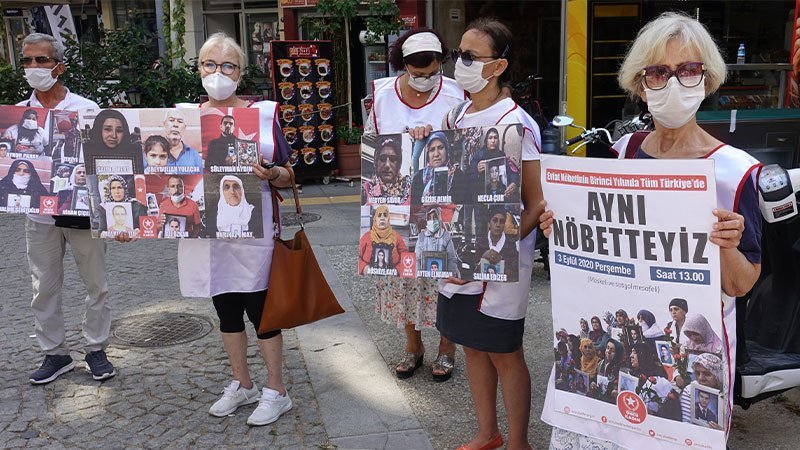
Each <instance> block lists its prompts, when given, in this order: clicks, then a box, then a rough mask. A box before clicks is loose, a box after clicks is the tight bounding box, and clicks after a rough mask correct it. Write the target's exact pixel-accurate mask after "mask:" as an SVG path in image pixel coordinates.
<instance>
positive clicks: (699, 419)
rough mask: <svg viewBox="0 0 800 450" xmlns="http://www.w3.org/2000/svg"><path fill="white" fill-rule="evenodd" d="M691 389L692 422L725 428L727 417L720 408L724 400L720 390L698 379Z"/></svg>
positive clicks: (719, 428)
mask: <svg viewBox="0 0 800 450" xmlns="http://www.w3.org/2000/svg"><path fill="white" fill-rule="evenodd" d="M691 389H692V392H691V394H692V423H694V424H697V425H701V426H706V427H709V428H716V429H718V430H721V429H724V428H725V426H724V424H725V417H724V413H723V409H722V408H720V405H723V404H724V400H723V399H722V398H721V397H720V392H719V391H718V390H717V389H712V388H710V387H707V386H703V385H702V384H700V383H698V382H696V381H694V382H692V384H691Z"/></svg>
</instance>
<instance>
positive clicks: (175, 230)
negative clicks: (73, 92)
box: [79, 108, 263, 239]
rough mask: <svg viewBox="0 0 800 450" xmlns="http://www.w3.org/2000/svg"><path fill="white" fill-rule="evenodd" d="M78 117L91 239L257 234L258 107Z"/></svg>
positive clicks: (260, 231) (259, 227) (104, 112)
mask: <svg viewBox="0 0 800 450" xmlns="http://www.w3.org/2000/svg"><path fill="white" fill-rule="evenodd" d="M79 120H80V127H81V129H82V130H84V131H85V134H86V136H87V139H86V140H85V142H84V145H83V148H84V150H83V151H84V155H85V160H86V173H87V174H88V176H87V178H88V192H87V194H86V195H87V196H88V201H89V204H90V206H91V214H90V215H89V217H90V219H91V220H90V223H91V228H92V235H93V236H94V237H97V238H114V237H115V236H116V235H118V234H123V233H124V234H127V235H128V236H130V237H137V238H149V239H177V238H184V239H185V238H205V239H217V238H219V239H242V238H259V237H263V226H262V223H261V222H262V218H261V187H260V185H261V180H260V179H259V178H258V177H257V176H256V175H255V174H253V173H252V164H253V163H256V162H258V161H259V146H258V142H259V110H258V109H250V108H226V109H213V108H212V109H199V108H196V109H179V108H169V109H119V110H115V109H103V110H83V111H80V113H79Z"/></svg>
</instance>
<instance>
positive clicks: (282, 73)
mask: <svg viewBox="0 0 800 450" xmlns="http://www.w3.org/2000/svg"><path fill="white" fill-rule="evenodd" d="M270 48H271V50H270V53H271V55H272V73H273V82H274V92H275V97H276V99H277V100H276V101H277V102H278V104H279V105H280V106H279V114H280V117H281V127H283V134H284V136H286V140H287V141H288V142H289V144H290V145H291V146H292V154H291V155H290V157H289V161H290V162H291V164H292V167H293V168H294V171H295V174H297V177H298V178H300V179H302V178H303V177H307V176H315V175H329V174H330V173H331V171H333V169H335V168H336V167H337V166H338V162H336V155H335V152H334V143H335V142H336V136H335V132H334V114H333V105H332V103H331V102H333V99H334V95H333V79H334V77H333V66H332V65H331V61H333V43H332V42H331V41H272V42H270Z"/></svg>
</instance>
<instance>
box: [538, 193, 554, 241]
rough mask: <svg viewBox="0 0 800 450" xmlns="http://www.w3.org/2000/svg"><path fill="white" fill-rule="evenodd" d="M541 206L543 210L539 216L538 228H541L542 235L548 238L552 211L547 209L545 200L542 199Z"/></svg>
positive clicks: (551, 228) (551, 227) (551, 226)
mask: <svg viewBox="0 0 800 450" xmlns="http://www.w3.org/2000/svg"><path fill="white" fill-rule="evenodd" d="M542 208H544V212H543V213H542V214H541V215H540V216H539V228H540V229H541V230H542V233H543V234H544V237H546V238H549V237H550V233H551V232H552V231H553V211H551V210H549V209H547V201H545V200H542Z"/></svg>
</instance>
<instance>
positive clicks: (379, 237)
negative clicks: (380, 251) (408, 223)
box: [369, 205, 395, 245]
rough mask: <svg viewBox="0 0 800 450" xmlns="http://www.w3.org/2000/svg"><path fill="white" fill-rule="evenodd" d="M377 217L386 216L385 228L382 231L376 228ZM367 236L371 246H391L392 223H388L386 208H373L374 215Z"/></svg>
mask: <svg viewBox="0 0 800 450" xmlns="http://www.w3.org/2000/svg"><path fill="white" fill-rule="evenodd" d="M379 215H386V228H384V229H380V228H378V221H377V217H378V216H379ZM369 235H370V239H371V240H372V243H373V244H386V245H392V244H394V243H395V240H394V229H392V223H391V222H390V221H389V208H387V207H386V206H383V205H381V206H378V207H377V208H375V215H374V216H373V219H372V228H371V229H370V230H369Z"/></svg>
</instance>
